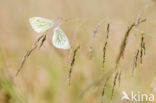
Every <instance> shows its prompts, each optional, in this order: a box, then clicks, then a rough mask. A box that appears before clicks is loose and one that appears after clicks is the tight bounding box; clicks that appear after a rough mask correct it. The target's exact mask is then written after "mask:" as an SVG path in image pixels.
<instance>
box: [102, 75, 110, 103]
mask: <svg viewBox="0 0 156 103" xmlns="http://www.w3.org/2000/svg"><path fill="white" fill-rule="evenodd" d="M109 78H110V77H107V79H106V81H105V83H104V87H103V89H102V93H101V103H103V97H104V95H105V88H106V86H107V82H108V80H109Z"/></svg>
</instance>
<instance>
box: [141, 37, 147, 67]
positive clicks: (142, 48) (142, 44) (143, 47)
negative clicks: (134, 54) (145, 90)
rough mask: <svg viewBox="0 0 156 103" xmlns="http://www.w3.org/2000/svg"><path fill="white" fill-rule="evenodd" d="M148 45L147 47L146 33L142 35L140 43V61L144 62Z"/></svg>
mask: <svg viewBox="0 0 156 103" xmlns="http://www.w3.org/2000/svg"><path fill="white" fill-rule="evenodd" d="M145 51H146V47H145V41H144V35H143V34H142V36H141V43H140V63H141V64H142V61H143V55H145V53H146V52H145Z"/></svg>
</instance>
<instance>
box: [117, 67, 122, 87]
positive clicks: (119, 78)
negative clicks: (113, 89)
mask: <svg viewBox="0 0 156 103" xmlns="http://www.w3.org/2000/svg"><path fill="white" fill-rule="evenodd" d="M121 75H122V71H121V70H120V72H119V76H118V81H119V87H120V84H121Z"/></svg>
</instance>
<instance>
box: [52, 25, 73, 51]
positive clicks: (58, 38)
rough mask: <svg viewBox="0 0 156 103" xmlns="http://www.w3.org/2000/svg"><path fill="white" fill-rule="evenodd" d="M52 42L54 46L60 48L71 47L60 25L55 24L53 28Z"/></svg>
mask: <svg viewBox="0 0 156 103" xmlns="http://www.w3.org/2000/svg"><path fill="white" fill-rule="evenodd" d="M52 43H53V45H54V46H55V47H56V48H60V49H70V47H71V46H70V43H69V40H68V38H67V36H66V34H65V33H64V31H63V30H62V29H61V28H60V26H57V27H56V28H55V29H54V34H53V37H52Z"/></svg>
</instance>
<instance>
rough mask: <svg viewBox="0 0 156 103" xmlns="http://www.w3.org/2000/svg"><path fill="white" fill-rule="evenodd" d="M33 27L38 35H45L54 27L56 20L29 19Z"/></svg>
mask: <svg viewBox="0 0 156 103" xmlns="http://www.w3.org/2000/svg"><path fill="white" fill-rule="evenodd" d="M29 22H30V25H31V27H32V28H33V29H34V31H36V32H37V33H43V32H45V31H46V30H48V29H50V28H51V27H52V26H53V25H54V23H55V22H54V20H49V19H47V18H42V17H32V18H30V19H29Z"/></svg>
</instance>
